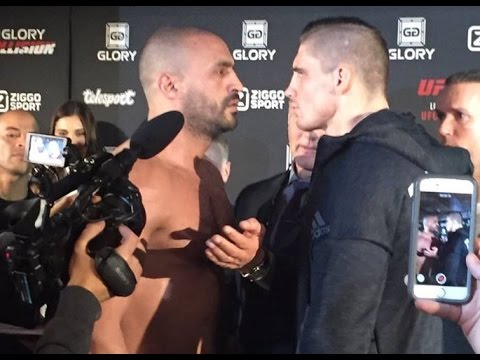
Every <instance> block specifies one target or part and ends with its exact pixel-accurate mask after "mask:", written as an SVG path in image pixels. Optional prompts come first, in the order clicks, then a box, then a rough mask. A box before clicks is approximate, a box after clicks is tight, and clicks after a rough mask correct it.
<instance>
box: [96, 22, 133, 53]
mask: <svg viewBox="0 0 480 360" xmlns="http://www.w3.org/2000/svg"><path fill="white" fill-rule="evenodd" d="M105 47H106V48H107V49H108V50H99V51H98V52H97V59H98V60H99V61H114V62H120V61H135V57H136V56H137V52H136V51H135V50H134V51H132V50H129V47H130V25H129V24H128V23H126V22H111V23H107V24H106V26H105Z"/></svg>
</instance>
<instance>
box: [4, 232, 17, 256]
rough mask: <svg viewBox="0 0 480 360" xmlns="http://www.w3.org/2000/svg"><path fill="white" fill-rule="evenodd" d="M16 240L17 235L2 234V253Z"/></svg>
mask: <svg viewBox="0 0 480 360" xmlns="http://www.w3.org/2000/svg"><path fill="white" fill-rule="evenodd" d="M15 239H16V238H15V234H14V233H12V232H10V231H4V232H2V233H0V251H3V250H5V249H6V248H7V246H9V245H10V244H12V243H13V242H14V241H15Z"/></svg>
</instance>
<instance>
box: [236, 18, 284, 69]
mask: <svg viewBox="0 0 480 360" xmlns="http://www.w3.org/2000/svg"><path fill="white" fill-rule="evenodd" d="M242 30H243V31H242V45H243V47H244V49H235V50H233V52H232V56H233V58H234V59H235V60H246V61H248V60H249V61H265V60H273V56H274V55H275V53H276V52H277V50H271V49H266V47H267V44H268V22H267V20H243V26H242ZM246 49H249V50H246Z"/></svg>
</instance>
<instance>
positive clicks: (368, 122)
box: [286, 17, 472, 353]
mask: <svg viewBox="0 0 480 360" xmlns="http://www.w3.org/2000/svg"><path fill="white" fill-rule="evenodd" d="M388 62H389V59H388V49H387V46H386V43H385V40H384V39H383V38H382V36H381V34H380V33H379V31H378V30H377V29H376V28H374V27H373V26H371V25H370V24H368V23H366V22H364V21H363V20H361V19H358V18H344V17H338V18H327V19H323V20H318V21H314V22H312V23H310V24H308V25H307V26H306V27H305V29H304V31H303V33H302V35H301V38H300V46H299V49H298V52H297V55H296V57H295V59H294V62H293V76H292V79H291V82H290V84H289V86H288V88H287V90H286V95H287V96H288V98H289V99H290V102H291V104H293V105H294V106H295V108H296V109H297V111H298V114H299V116H298V121H297V124H298V126H299V127H300V128H302V129H303V130H307V131H308V130H312V129H316V128H321V129H324V130H325V132H326V135H324V136H323V137H322V138H321V139H320V141H319V143H318V147H317V155H316V161H315V167H314V170H313V174H312V180H311V193H310V196H309V200H308V203H307V205H306V216H305V219H306V220H305V221H306V223H305V228H306V231H305V234H304V235H305V236H304V240H305V241H304V246H305V259H304V261H303V262H302V265H304V266H303V270H302V271H301V276H300V284H299V286H300V289H301V291H300V292H299V296H300V299H299V301H300V304H301V305H300V308H299V314H300V316H301V317H300V322H299V341H298V346H297V351H298V352H300V353H440V352H441V351H442V346H441V341H442V334H441V330H442V329H441V321H440V320H439V319H436V318H433V317H428V316H426V315H425V314H423V313H421V312H419V311H418V310H417V309H416V308H415V305H414V302H413V300H412V299H411V298H410V297H409V295H408V293H407V288H406V287H405V285H404V277H405V274H406V273H407V268H408V249H409V233H410V231H409V229H410V218H411V197H410V195H409V191H408V188H409V186H410V184H411V183H412V182H413V180H414V179H415V178H416V177H417V176H419V175H421V174H424V173H425V172H430V173H442V174H470V173H471V171H472V166H471V162H470V160H469V156H468V152H467V151H465V150H463V149H459V148H447V147H443V146H441V145H440V144H439V143H438V142H437V141H436V140H435V139H434V138H432V137H431V136H429V135H428V134H427V132H426V131H425V130H424V128H423V127H422V126H421V125H419V124H417V123H416V122H415V119H414V117H413V116H412V115H411V114H399V113H395V112H393V111H390V110H389V109H388V101H387V98H386V90H387V79H388V72H389V63H388ZM302 304H303V305H302Z"/></svg>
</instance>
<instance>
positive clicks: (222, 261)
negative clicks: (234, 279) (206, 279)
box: [205, 218, 265, 270]
mask: <svg viewBox="0 0 480 360" xmlns="http://www.w3.org/2000/svg"><path fill="white" fill-rule="evenodd" d="M239 227H240V229H241V231H242V232H239V231H237V230H235V229H234V228H233V227H231V226H229V225H226V226H224V227H223V228H222V234H216V235H214V236H212V237H211V238H210V239H208V240H207V242H206V244H207V250H205V253H206V255H207V257H208V258H209V259H210V260H211V261H212V262H214V263H215V264H217V265H218V266H221V267H224V268H227V269H237V270H242V269H244V268H246V267H250V266H252V267H253V266H255V265H258V264H259V263H261V262H262V260H263V256H264V252H263V250H262V248H261V246H262V241H263V237H264V235H265V227H264V226H263V225H262V224H261V223H260V222H259V221H258V220H257V219H255V218H250V219H247V220H243V221H241V222H240V223H239Z"/></svg>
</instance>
